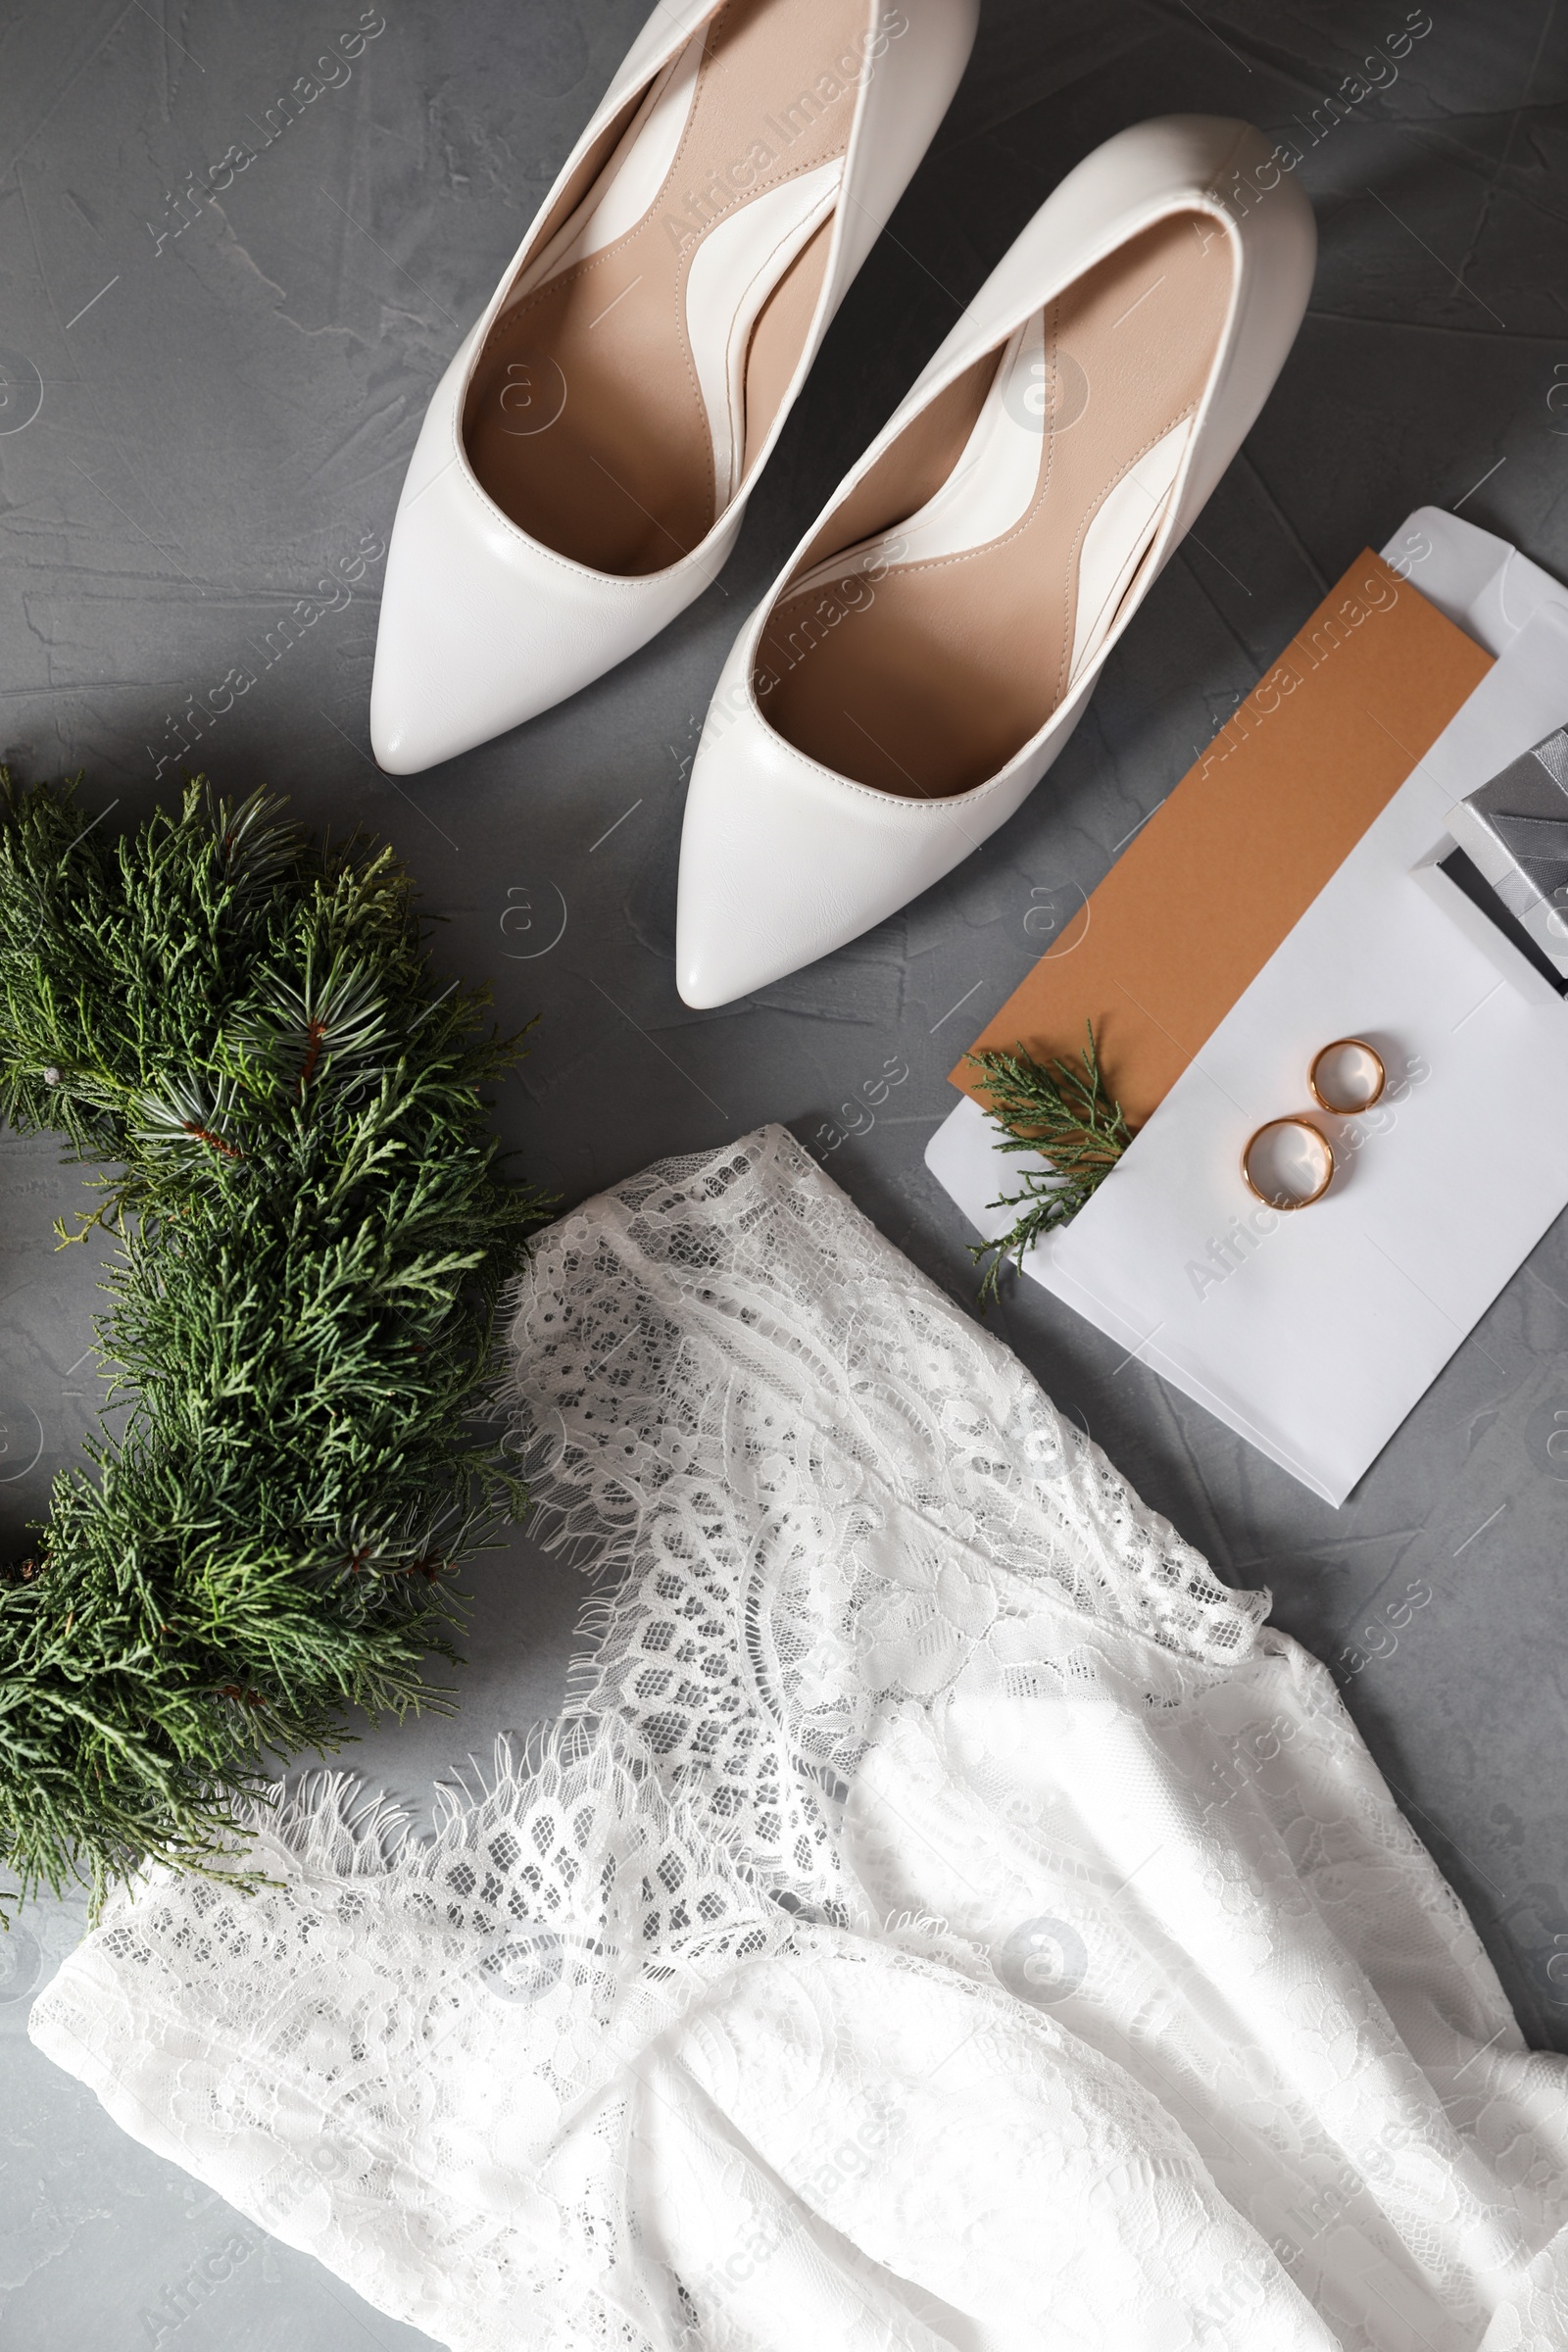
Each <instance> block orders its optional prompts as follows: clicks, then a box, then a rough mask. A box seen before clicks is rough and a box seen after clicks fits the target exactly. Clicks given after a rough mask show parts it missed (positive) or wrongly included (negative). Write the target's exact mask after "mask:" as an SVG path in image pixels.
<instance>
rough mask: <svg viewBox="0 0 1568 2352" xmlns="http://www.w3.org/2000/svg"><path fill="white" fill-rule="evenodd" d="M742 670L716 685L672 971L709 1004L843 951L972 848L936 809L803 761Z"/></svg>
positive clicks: (692, 798) (690, 823)
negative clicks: (746, 682) (752, 691)
mask: <svg viewBox="0 0 1568 2352" xmlns="http://www.w3.org/2000/svg"><path fill="white" fill-rule="evenodd" d="M744 676H745V670H744V667H738V666H737V665H734V664H732V672H730V673H726V677H725V678H724V679H721V680H720V682H719V690H718V693H717V695H715V698H714V706H713V711H712V713H711V715H710V720H709V727H708V731H707V733H706V734H705V737H704V740H703V743H702V745H701V747H700V748H699V751H698V754H697V759H696V760H695V762H694V763H693V767H692V779H691V785H690V788H689V790H688V793H687V799H686V815H685V821H684V824H683V827H682V831H681V849H680V884H679V894H678V902H677V911H676V923H675V979H676V986H677V987H678V989H679V991H680V994H681V997H682V999H683V1001H684V1002H685V1003H686V1004H688V1005H691V1006H692V1007H693V1008H694V1009H701V1010H709V1009H711V1008H712V1007H713V1006H715V1005H730V1004H733V1003H734V1002H735V1001H736V1000H737V999H738V998H740V997H747V996H753V995H755V994H756V992H757V991H758V990H759V989H762V988H767V987H769V986H770V985H771V984H772V983H773V982H774V981H776V980H782V979H783V978H784V977H785V975H786V974H787V973H790V972H795V971H799V970H801V968H802V967H803V966H804V965H806V964H809V963H814V962H816V961H817V959H818V958H819V957H820V956H829V955H831V954H832V953H833V952H834V950H835V949H837V948H842V947H845V946H847V945H848V943H849V942H850V941H851V940H852V939H858V937H859V936H860V934H861V933H862V932H865V931H869V930H871V929H873V928H874V926H875V925H876V924H878V923H880V922H884V921H885V920H886V919H887V917H888V916H889V915H890V914H893V913H895V912H896V911H897V910H898V908H899V907H903V906H904V905H906V904H907V901H908V900H910V899H912V898H916V897H918V896H919V894H920V892H921V891H923V890H925V889H927V888H929V886H930V885H931V884H932V883H933V882H935V881H937V880H938V879H940V877H941V876H942V875H943V874H945V873H947V872H949V871H950V870H951V868H952V867H953V866H954V865H956V863H957V861H958V859H959V858H961V857H963V856H964V855H965V853H966V851H967V850H968V848H969V847H970V836H969V834H968V833H967V831H966V830H965V829H964V827H963V826H962V825H961V824H958V823H956V821H955V819H954V816H953V814H952V812H951V810H949V809H947V808H946V807H945V806H944V805H943V804H942V803H940V802H937V803H932V802H916V801H906V800H902V799H899V798H897V797H896V796H895V795H893V794H891V793H884V792H877V791H873V790H871V789H870V788H869V787H867V786H865V785H862V784H856V783H852V782H851V781H849V779H848V778H846V777H843V776H839V775H835V774H833V772H832V771H831V770H830V769H827V768H824V767H819V766H818V765H817V764H816V762H815V761H814V760H809V759H807V758H806V757H805V755H804V754H802V753H801V752H799V751H797V750H796V749H795V747H794V746H793V745H792V744H790V743H788V742H786V741H785V739H784V738H783V737H782V736H780V735H778V734H776V733H775V732H774V730H773V729H772V728H771V727H770V726H769V725H768V724H767V722H766V720H765V719H764V718H763V717H762V715H761V713H760V711H759V710H758V709H757V706H756V704H755V702H754V701H753V700H752V697H751V695H750V692H749V690H748V689H746V687H745V686H744V683H743V681H744ZM725 715H727V717H728V722H729V723H727V724H725V723H724V717H725Z"/></svg>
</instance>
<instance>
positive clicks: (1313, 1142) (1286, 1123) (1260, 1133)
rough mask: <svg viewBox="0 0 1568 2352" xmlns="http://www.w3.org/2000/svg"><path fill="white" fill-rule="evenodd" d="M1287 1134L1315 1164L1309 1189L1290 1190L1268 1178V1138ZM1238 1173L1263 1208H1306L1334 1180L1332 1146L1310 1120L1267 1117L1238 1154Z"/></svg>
mask: <svg viewBox="0 0 1568 2352" xmlns="http://www.w3.org/2000/svg"><path fill="white" fill-rule="evenodd" d="M1287 1135H1291V1136H1295V1137H1296V1138H1297V1139H1298V1141H1299V1143H1304V1144H1305V1145H1306V1147H1307V1157H1308V1159H1309V1161H1310V1162H1312V1163H1313V1164H1314V1165H1315V1169H1316V1182H1315V1183H1314V1184H1313V1186H1312V1189H1311V1191H1310V1192H1304V1193H1293V1192H1291V1191H1290V1190H1289V1189H1288V1187H1286V1186H1285V1185H1284V1184H1283V1183H1282V1182H1280V1181H1279V1180H1278V1179H1276V1180H1275V1181H1273V1182H1272V1183H1271V1182H1270V1181H1269V1178H1268V1175H1267V1172H1266V1166H1265V1162H1266V1160H1267V1157H1268V1143H1269V1139H1270V1138H1284V1137H1285V1136H1287ZM1254 1154H1256V1159H1255V1161H1254ZM1242 1175H1243V1177H1244V1179H1245V1180H1246V1184H1247V1189H1248V1191H1249V1192H1250V1194H1252V1196H1253V1197H1254V1199H1256V1200H1258V1201H1262V1202H1263V1204H1264V1206H1265V1207H1267V1208H1310V1207H1311V1205H1312V1202H1313V1201H1321V1200H1322V1198H1323V1196H1324V1194H1325V1193H1326V1192H1327V1191H1328V1189H1329V1186H1330V1185H1331V1184H1332V1183H1333V1181H1334V1146H1333V1145H1332V1144H1331V1143H1330V1142H1329V1139H1328V1137H1327V1136H1326V1135H1325V1134H1324V1133H1323V1131H1322V1129H1321V1128H1320V1127H1315V1126H1314V1125H1313V1124H1312V1121H1311V1120H1310V1119H1269V1120H1267V1121H1265V1123H1264V1124H1263V1125H1262V1126H1261V1127H1259V1128H1258V1129H1257V1131H1256V1133H1255V1134H1253V1135H1250V1137H1249V1138H1248V1142H1247V1149H1246V1151H1245V1152H1243V1153H1242Z"/></svg>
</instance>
